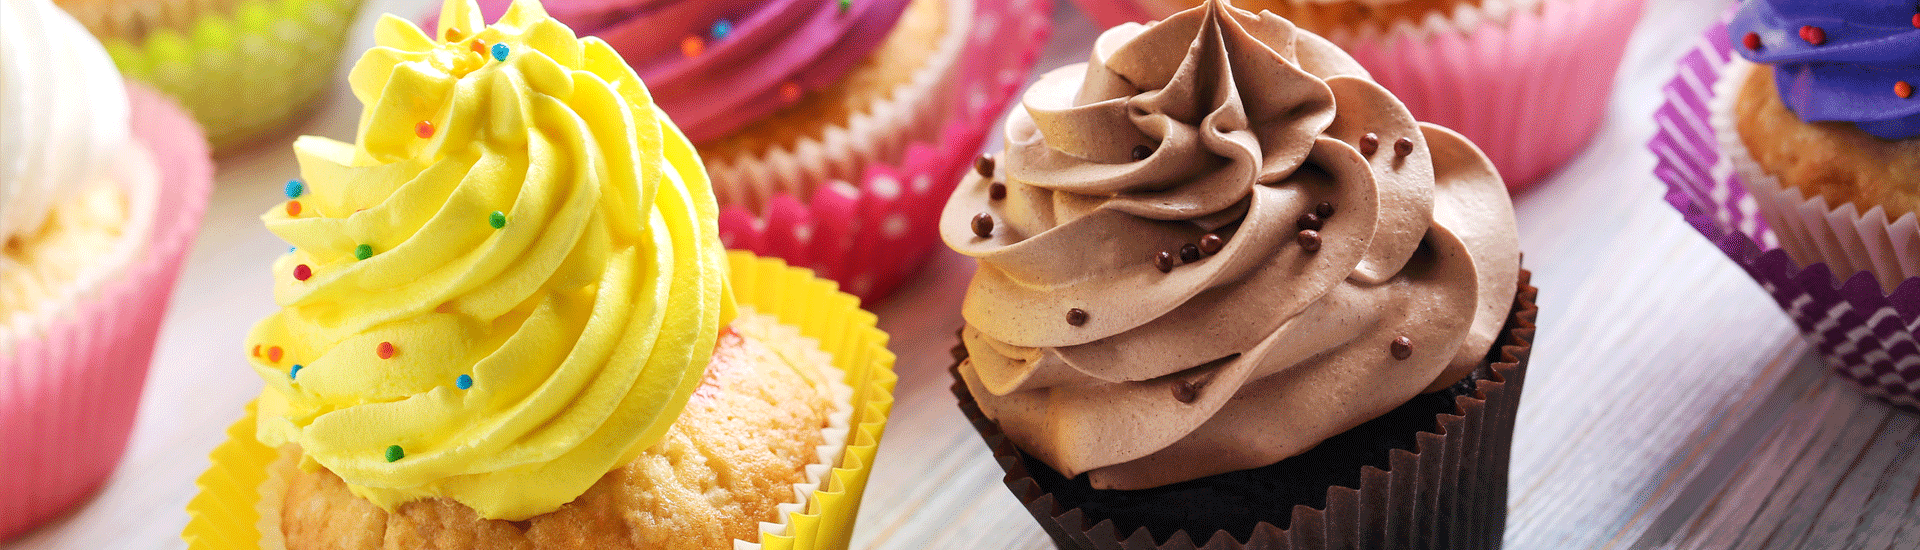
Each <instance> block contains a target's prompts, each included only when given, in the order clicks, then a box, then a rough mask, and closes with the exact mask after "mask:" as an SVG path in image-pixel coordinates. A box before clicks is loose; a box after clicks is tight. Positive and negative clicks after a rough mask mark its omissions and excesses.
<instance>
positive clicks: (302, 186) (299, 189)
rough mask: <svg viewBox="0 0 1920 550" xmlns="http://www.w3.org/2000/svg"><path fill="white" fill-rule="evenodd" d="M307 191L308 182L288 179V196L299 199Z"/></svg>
mask: <svg viewBox="0 0 1920 550" xmlns="http://www.w3.org/2000/svg"><path fill="white" fill-rule="evenodd" d="M306 192H307V184H306V183H304V182H301V181H300V180H287V198H289V199H297V198H300V195H304V194H306Z"/></svg>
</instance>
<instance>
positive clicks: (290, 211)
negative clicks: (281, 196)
mask: <svg viewBox="0 0 1920 550" xmlns="http://www.w3.org/2000/svg"><path fill="white" fill-rule="evenodd" d="M298 215H300V201H287V216H289V217H292V216H298Z"/></svg>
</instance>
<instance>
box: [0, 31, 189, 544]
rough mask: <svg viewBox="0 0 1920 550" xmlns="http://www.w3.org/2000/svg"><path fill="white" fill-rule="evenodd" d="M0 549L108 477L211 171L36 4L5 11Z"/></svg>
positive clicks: (107, 65) (154, 103)
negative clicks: (3, 542)
mask: <svg viewBox="0 0 1920 550" xmlns="http://www.w3.org/2000/svg"><path fill="white" fill-rule="evenodd" d="M0 74H4V76H0V113H5V116H3V117H0V388H5V389H6V391H3V392H0V464H6V465H7V467H6V468H5V469H4V471H0V540H5V539H10V538H13V537H14V536H15V535H18V534H20V533H23V532H25V531H26V530H27V529H30V528H32V527H33V526H34V525H36V524H38V523H40V522H42V521H45V520H47V519H48V518H51V517H53V516H54V515H57V514H58V513H59V512H60V511H61V510H63V509H65V508H67V507H68V506H71V505H73V504H75V503H78V502H79V501H80V500H81V499H84V498H85V497H86V496H87V495H88V494H90V493H92V492H93V490H94V488H96V487H98V486H99V485H100V483H101V482H102V481H104V480H105V479H106V477H107V475H108V474H109V473H111V472H112V470H113V467H114V464H116V463H117V462H119V459H120V454H121V451H122V450H123V449H124V448H125V446H126V442H127V434H128V433H129V432H130V430H131V429H132V427H133V419H134V412H135V409H136V408H137V407H138V405H139V402H140V389H141V387H142V386H143V385H144V383H145V379H146V371H147V364H148V361H149V359H151V356H152V352H153V342H154V338H155V335H156V333H157V332H158V330H159V325H160V319H161V317H162V316H163V315H164V314H165V313H166V309H167V299H168V296H169V295H170V294H171V291H172V288H173V280H174V277H175V276H176V275H177V274H178V273H179V269H180V261H181V259H182V257H183V256H184V255H185V253H186V250H187V245H188V244H189V243H191V242H192V240H193V234H194V232H195V231H196V230H197V229H198V227H199V222H200V213H201V211H202V210H203V209H204V208H205V207H206V201H207V193H208V186H209V184H210V183H211V181H212V177H213V170H212V166H211V163H210V162H209V160H208V159H207V152H206V147H205V141H204V140H203V139H202V138H201V137H200V133H199V129H198V128H196V127H195V126H194V125H193V123H192V122H191V121H189V120H187V119H186V118H184V116H183V115H181V114H180V112H179V111H178V109H177V108H176V107H174V106H172V105H170V104H168V103H167V102H165V101H164V100H161V99H159V98H158V97H157V96H155V95H154V94H153V92H151V91H148V90H145V89H142V88H139V87H138V86H128V85H127V84H125V83H123V82H122V81H121V78H120V74H119V73H118V72H117V71H115V70H114V66H113V62H112V60H110V59H108V57H107V53H106V51H105V50H104V49H102V48H101V46H100V43H99V42H98V41H95V40H94V38H93V37H92V36H91V35H89V34H87V31H86V29H84V28H82V27H81V26H80V25H79V24H78V23H77V22H75V21H74V20H73V18H72V17H69V16H67V14H66V13H64V12H62V11H60V10H59V8H56V7H54V6H53V4H51V3H49V2H47V1H46V0H4V1H0Z"/></svg>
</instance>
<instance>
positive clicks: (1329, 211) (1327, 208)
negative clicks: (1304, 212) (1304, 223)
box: [1313, 202, 1333, 220]
mask: <svg viewBox="0 0 1920 550" xmlns="http://www.w3.org/2000/svg"><path fill="white" fill-rule="evenodd" d="M1313 214H1314V215H1316V216H1320V219H1322V220H1325V219H1331V218H1333V203H1330V202H1323V203H1320V205H1319V206H1315V207H1313Z"/></svg>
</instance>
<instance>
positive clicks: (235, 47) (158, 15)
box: [58, 0, 364, 153]
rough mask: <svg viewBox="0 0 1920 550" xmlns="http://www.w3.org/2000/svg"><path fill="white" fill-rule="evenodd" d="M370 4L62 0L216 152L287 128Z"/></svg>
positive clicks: (326, 78)
mask: <svg viewBox="0 0 1920 550" xmlns="http://www.w3.org/2000/svg"><path fill="white" fill-rule="evenodd" d="M363 1H364V0H60V2H58V3H59V4H60V5H61V7H63V8H66V9H67V11H68V12H70V13H72V14H73V15H74V18H75V19H79V20H80V22H81V24H84V25H86V26H87V29H88V30H90V31H93V33H94V35H95V36H97V37H99V38H100V42H101V44H103V45H105V46H106V47H107V53H108V54H109V55H111V56H113V61H114V64H116V65H119V67H120V71H121V72H123V73H126V75H127V76H129V77H132V78H135V79H138V80H141V81H144V82H147V83H148V84H150V85H152V86H153V87H155V88H157V89H159V90H160V91H162V92H165V93H166V94H167V95H169V96H172V97H173V98H174V99H175V100H177V101H179V102H180V104H181V105H183V106H185V107H186V108H187V110H188V111H191V112H192V113H193V116H194V118H195V119H197V120H199V121H200V125H201V126H202V127H203V128H205V129H206V134H207V141H209V142H211V143H212V144H213V147H214V149H215V151H216V152H221V153H224V152H227V151H231V150H234V149H237V148H239V147H241V146H243V145H246V144H247V143H249V142H251V141H252V140H253V139H255V138H258V137H261V136H264V135H267V134H269V133H272V132H274V131H276V130H283V129H286V128H290V127H292V126H293V125H295V124H297V123H299V122H300V121H301V120H303V119H305V117H306V116H307V115H308V114H311V113H312V112H313V109H311V108H310V106H311V105H312V104H313V103H314V101H315V100H317V99H319V97H320V96H321V95H322V93H324V92H325V91H326V90H327V87H328V86H329V85H330V84H331V83H332V80H330V78H331V77H332V75H333V69H334V66H335V65H337V64H339V61H340V54H341V49H342V47H344V46H345V45H346V39H347V34H348V32H349V31H351V30H352V29H353V20H354V16H355V15H356V14H357V13H358V12H359V10H360V5H361V4H362V3H363Z"/></svg>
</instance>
